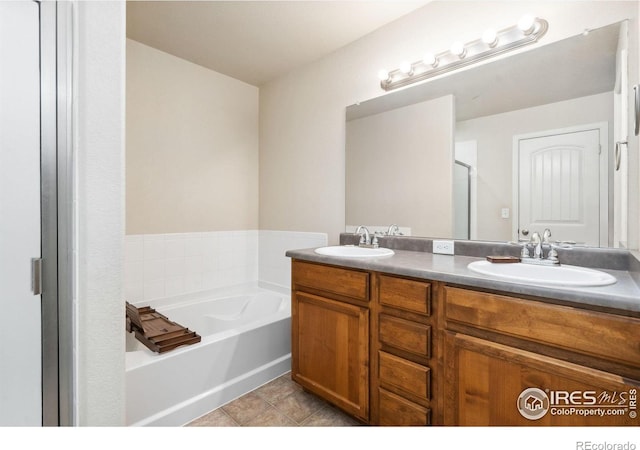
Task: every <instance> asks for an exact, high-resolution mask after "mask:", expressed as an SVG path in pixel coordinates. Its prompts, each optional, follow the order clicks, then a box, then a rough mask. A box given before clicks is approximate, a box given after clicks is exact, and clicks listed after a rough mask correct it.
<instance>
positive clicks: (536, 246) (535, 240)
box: [529, 231, 542, 259]
mask: <svg viewBox="0 0 640 450" xmlns="http://www.w3.org/2000/svg"><path fill="white" fill-rule="evenodd" d="M529 242H530V243H531V244H532V245H533V257H534V258H537V259H541V258H542V238H541V237H540V233H538V232H537V231H534V232H533V234H532V235H531V240H530V241H529Z"/></svg>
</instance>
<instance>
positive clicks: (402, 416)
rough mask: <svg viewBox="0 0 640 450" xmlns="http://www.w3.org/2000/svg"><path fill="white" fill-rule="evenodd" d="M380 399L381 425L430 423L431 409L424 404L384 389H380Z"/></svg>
mask: <svg viewBox="0 0 640 450" xmlns="http://www.w3.org/2000/svg"><path fill="white" fill-rule="evenodd" d="M378 396H379V399H380V411H379V419H378V421H379V422H380V425H390V426H401V425H418V426H419V425H429V424H430V423H431V411H430V410H429V409H428V408H425V407H424V406H420V405H417V404H415V403H413V402H410V401H409V400H406V399H404V398H402V397H400V396H399V395H396V394H393V393H392V392H389V391H386V390H384V389H381V388H380V389H378Z"/></svg>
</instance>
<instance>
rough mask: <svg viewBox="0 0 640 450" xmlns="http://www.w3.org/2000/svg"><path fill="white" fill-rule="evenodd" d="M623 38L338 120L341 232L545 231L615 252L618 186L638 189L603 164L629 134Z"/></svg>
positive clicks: (497, 66)
mask: <svg viewBox="0 0 640 450" xmlns="http://www.w3.org/2000/svg"><path fill="white" fill-rule="evenodd" d="M626 25H627V24H626V22H622V23H618V24H613V25H610V26H607V27H603V28H600V29H596V30H591V31H590V32H588V33H583V34H581V35H578V36H574V37H572V38H569V39H565V40H562V41H558V42H556V43H552V44H549V45H546V46H542V47H539V48H537V49H535V50H532V51H528V52H523V53H519V54H516V55H514V56H510V57H508V58H504V59H500V60H498V61H495V62H492V63H488V64H483V65H481V66H478V67H475V68H472V69H468V70H464V71H459V72H455V73H452V74H450V75H448V76H446V77H442V78H439V79H435V80H432V81H429V82H426V83H422V84H418V85H415V86H413V87H411V88H408V89H404V90H402V91H397V92H394V93H391V94H387V95H384V96H382V97H378V98H375V99H372V100H369V101H366V102H361V103H359V104H358V105H353V106H350V107H348V108H347V123H346V202H345V203H346V229H347V231H349V230H351V229H353V228H354V227H356V226H358V225H367V226H368V227H370V229H371V228H373V229H381V230H386V227H388V225H389V224H391V223H397V224H398V225H400V227H401V228H403V229H404V230H406V233H405V234H411V235H413V236H426V237H439V238H456V239H467V238H468V239H473V240H476V239H477V240H489V241H503V242H504V241H513V240H517V239H527V237H526V236H525V234H524V233H523V231H524V230H527V231H531V232H533V231H539V232H540V233H542V231H543V230H544V229H545V228H550V229H551V230H552V240H554V241H555V240H559V241H576V242H578V243H580V244H582V245H588V246H603V247H607V246H618V244H619V242H621V241H625V240H626V236H625V235H624V233H625V230H626V220H627V218H626V209H627V198H626V197H625V195H624V194H625V191H624V189H623V188H621V187H620V185H621V183H628V179H625V177H627V176H628V177H633V179H635V178H637V177H638V173H637V167H624V170H623V171H622V172H621V171H616V170H615V164H613V149H614V148H615V142H616V141H617V140H620V137H621V136H625V135H626V134H625V133H626V132H627V131H626V130H625V126H626V123H627V121H628V120H627V116H626V109H625V105H624V101H623V100H622V99H625V98H626V97H627V92H626V89H627V88H628V84H629V82H628V80H626V78H625V76H626V75H625V74H626V65H627V60H626V59H625V58H626V57H627V52H626V50H625V49H626V47H627V42H626V35H627V27H626ZM631 56H632V55H629V56H628V57H631ZM621 110H623V112H621ZM621 119H622V120H621ZM378 227H379V228H378ZM529 236H530V234H529Z"/></svg>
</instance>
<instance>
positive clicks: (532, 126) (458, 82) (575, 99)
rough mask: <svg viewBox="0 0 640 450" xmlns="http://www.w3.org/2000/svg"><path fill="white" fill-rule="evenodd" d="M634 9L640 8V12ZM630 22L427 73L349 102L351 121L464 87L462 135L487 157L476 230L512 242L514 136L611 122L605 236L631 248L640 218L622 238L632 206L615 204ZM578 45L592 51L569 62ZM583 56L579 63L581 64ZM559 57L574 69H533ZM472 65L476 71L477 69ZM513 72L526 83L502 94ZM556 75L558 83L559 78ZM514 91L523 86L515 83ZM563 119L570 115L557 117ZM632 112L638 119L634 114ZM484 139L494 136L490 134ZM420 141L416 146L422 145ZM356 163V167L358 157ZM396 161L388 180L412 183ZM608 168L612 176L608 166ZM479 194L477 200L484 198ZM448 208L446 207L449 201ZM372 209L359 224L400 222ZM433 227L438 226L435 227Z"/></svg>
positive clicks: (458, 94)
mask: <svg viewBox="0 0 640 450" xmlns="http://www.w3.org/2000/svg"><path fill="white" fill-rule="evenodd" d="M629 14H631V13H629ZM629 17H634V18H636V16H629ZM633 20H635V19H633ZM636 22H637V21H635V22H633V27H636V28H637V23H636ZM629 23H630V19H624V18H621V19H620V20H618V21H615V22H612V23H609V24H606V25H603V26H602V27H599V28H594V29H591V30H589V31H588V32H584V33H580V34H577V35H572V36H567V37H565V38H563V39H560V40H557V41H554V42H550V43H549V44H546V45H541V46H537V47H536V48H533V49H530V50H527V51H524V52H520V53H517V54H514V55H511V56H508V57H505V58H500V59H496V60H494V61H489V62H487V63H484V64H480V65H478V66H475V67H470V68H468V69H467V70H465V71H454V72H452V73H450V74H447V75H446V76H443V77H439V78H436V79H433V80H430V81H425V82H422V83H417V84H416V85H414V86H409V87H407V88H406V89H402V90H399V91H393V92H390V93H387V94H384V95H381V96H379V97H375V98H372V99H370V100H367V101H361V102H358V103H357V104H355V105H351V106H349V107H348V108H347V111H346V127H347V132H346V135H347V136H349V124H350V122H351V121H354V123H355V122H356V121H360V120H361V119H367V118H369V117H375V116H382V115H386V114H387V113H388V112H392V111H396V110H399V109H401V108H405V107H407V106H409V105H414V104H418V103H422V102H429V101H431V100H434V99H436V98H439V97H440V96H442V95H454V97H455V98H457V99H459V100H460V101H461V102H463V101H466V103H464V104H463V107H462V108H458V103H457V102H456V117H455V118H454V122H455V124H456V132H455V142H456V144H457V143H458V142H461V141H476V142H477V145H478V150H477V152H478V161H477V164H478V166H479V167H473V169H472V173H473V174H475V176H476V177H477V183H478V193H477V195H475V196H472V205H471V209H472V211H471V233H470V238H471V239H472V240H482V241H498V242H506V241H512V240H515V239H517V234H516V233H514V230H517V223H516V224H514V222H517V208H515V209H514V206H515V205H514V204H513V196H514V195H515V194H514V191H515V189H514V186H513V185H512V183H513V179H512V178H513V174H512V173H510V171H511V170H512V167H513V138H514V136H518V135H526V134H533V133H536V132H544V131H545V130H553V129H562V128H572V127H577V126H580V125H582V124H594V123H601V122H606V123H607V127H606V128H607V138H606V139H607V140H606V142H604V143H602V152H603V153H604V154H605V159H606V164H607V165H608V168H607V169H606V170H607V173H606V178H607V184H608V187H607V192H606V198H605V200H606V202H608V205H607V206H606V209H607V210H604V211H603V212H602V214H601V216H602V217H605V216H606V218H607V220H608V229H607V230H606V232H604V233H601V236H606V239H605V238H601V239H600V244H601V246H602V247H625V248H630V245H629V244H631V246H633V245H636V246H637V243H636V240H637V236H636V234H638V230H637V228H638V227H635V223H634V222H633V223H630V224H629V227H634V230H633V234H632V235H631V237H630V238H631V239H630V242H629V243H626V242H617V241H616V240H615V239H614V237H615V236H614V226H619V225H620V224H619V223H618V222H619V220H620V217H621V216H622V215H621V213H616V214H614V211H613V209H614V205H616V204H619V203H620V199H619V198H618V197H617V196H615V195H616V194H615V190H614V178H613V176H614V169H613V167H614V166H613V149H614V147H615V145H614V144H615V142H614V140H617V139H619V138H620V137H619V136H618V135H617V134H616V132H615V129H616V126H617V125H616V124H617V123H618V122H619V120H618V118H620V116H621V115H620V114H617V113H615V111H616V110H615V108H616V107H615V94H616V92H617V91H616V89H618V87H617V86H614V85H615V84H616V83H618V84H619V83H620V81H619V80H617V79H616V77H619V76H620V68H618V69H617V70H616V65H617V64H619V63H620V60H619V58H620V56H619V53H620V52H621V50H622V49H623V48H624V47H623V46H621V45H622V43H623V42H625V41H626V36H628V37H629V39H633V41H629V45H630V48H631V49H632V50H633V49H637V47H638V46H639V45H640V44H638V42H637V39H636V38H634V37H633V30H635V29H636V28H633V30H632V29H631V28H629V27H631V25H629ZM629 53H633V52H629ZM568 55H571V58H573V57H574V56H575V55H585V56H587V58H584V59H582V60H579V59H576V60H574V59H571V62H572V64H567V63H565V61H567V59H568V58H569V56H568ZM558 61H560V62H558ZM574 62H575V64H573V63H574ZM558 64H560V66H564V67H566V68H567V70H566V71H561V72H559V71H558V70H556V69H553V70H551V71H546V72H545V73H543V74H540V73H538V72H535V71H534V70H532V69H533V68H534V67H541V68H546V67H554V68H557V67H559V66H558ZM629 67H635V69H634V70H633V71H631V72H630V79H629V82H631V80H632V78H633V77H634V76H635V73H636V71H637V61H633V62H631V61H630V62H629ZM585 70H588V71H589V72H588V73H593V74H601V75H594V76H592V77H591V78H592V80H593V82H594V83H595V84H593V85H591V84H589V85H588V84H587V82H586V80H585V79H584V78H583V77H582V76H581V74H582V73H585ZM629 70H631V69H629ZM467 75H469V76H468V77H467ZM527 77H528V78H527ZM544 77H546V78H544ZM576 77H577V78H576ZM531 79H532V80H537V79H542V80H546V81H545V82H544V88H541V89H542V90H538V89H537V88H534V85H529V84H527V83H528V80H531ZM509 80H517V83H515V82H514V84H513V85H512V87H515V88H516V89H517V90H518V91H519V92H517V94H518V96H517V97H516V96H515V95H507V94H503V95H500V93H502V92H504V89H505V87H506V85H507V84H509V83H510V81H509ZM551 80H553V81H554V83H551V84H550V81H551ZM555 81H557V83H555ZM510 92H511V91H510ZM513 92H514V93H515V91H513ZM520 94H523V95H522V97H519V95H520ZM490 95H495V96H496V97H495V98H496V99H498V101H497V103H496V104H495V105H494V104H493V103H489V104H487V106H488V108H486V109H482V108H479V105H484V104H485V103H487V102H486V101H479V100H477V99H478V98H485V99H486V98H489V96H490ZM538 97H540V98H538ZM504 119H506V120H508V122H507V123H506V124H503V122H502V120H504ZM556 119H560V120H558V121H556ZM623 120H624V119H623ZM626 121H627V122H628V118H627V119H626ZM394 123H395V122H394ZM361 133H362V132H361ZM481 139H484V141H482V144H481ZM629 140H630V145H629V146H628V147H629V154H630V155H635V153H634V151H635V150H637V147H638V142H637V139H636V140H633V139H632V137H631V136H629ZM631 141H633V142H631ZM350 145H351V143H350V142H349V140H348V139H346V145H345V151H346V159H347V161H348V160H349V154H350V148H349V146H350ZM481 145H482V147H481ZM403 149H404V146H402V145H400V146H397V148H395V149H394V151H393V157H395V158H396V159H404V160H405V161H407V157H406V156H404V155H405V153H402V152H401V151H402V150H403ZM433 149H434V146H433V145H432V144H431V143H429V142H427V143H426V144H425V145H424V150H423V151H426V152H428V151H433ZM626 150H627V149H626V148H625V151H626ZM412 151H413V152H415V151H416V150H412ZM359 152H360V154H361V153H362V150H359ZM488 155H491V156H488ZM391 156H392V155H391V153H389V157H391ZM481 157H482V160H481ZM634 158H636V159H634V160H633V161H631V162H632V164H630V170H631V171H632V172H630V176H633V178H631V180H633V181H630V184H629V191H630V194H629V201H628V202H627V203H628V204H627V205H626V207H627V208H628V209H629V218H630V220H634V219H635V217H636V213H637V212H638V211H637V210H638V209H639V208H638V207H639V206H640V205H638V202H639V199H638V197H639V196H638V195H636V194H635V193H634V187H635V186H636V184H634V183H637V180H636V178H637V177H638V175H640V173H639V172H640V165H637V162H638V160H637V157H635V156H634ZM452 162H453V161H452ZM351 166H352V167H356V166H354V165H353V164H352V165H351ZM636 166H638V167H636ZM389 169H390V168H387V173H385V177H384V183H386V185H387V186H390V185H392V184H394V183H395V184H394V185H397V186H396V187H395V189H396V190H397V191H400V190H401V186H405V183H406V181H405V179H406V174H404V177H403V175H402V174H398V176H397V178H395V180H396V181H394V178H393V177H392V174H391V173H389ZM478 169H479V170H478ZM487 169H488V170H489V171H488V172H483V170H487ZM452 170H453V168H452ZM345 174H346V179H345V190H346V195H345V199H346V200H345V206H346V207H347V208H346V210H345V217H346V219H347V221H346V223H345V229H346V231H348V230H349V226H352V225H354V224H352V223H350V222H349V217H350V209H349V201H348V199H349V198H350V197H349V196H350V195H351V194H350V173H349V165H347V167H346V170H345ZM601 176H602V177H603V176H604V175H601ZM360 178H361V177H360ZM407 186H408V185H407ZM358 189H360V190H362V189H363V188H362V187H361V186H360V187H359V188H358ZM379 189H380V187H379V186H377V185H376V184H372V185H371V186H370V189H369V191H370V192H371V195H372V196H376V194H377V193H378V192H379ZM480 189H482V191H480ZM405 191H406V192H407V194H410V193H413V191H412V190H411V189H405ZM416 195H419V193H416ZM407 199H408V200H409V199H410V196H409V195H407ZM398 202H399V203H402V197H401V196H399V197H398ZM474 202H477V204H475V203H474ZM603 204H604V203H603ZM404 205H405V208H411V207H412V206H413V205H414V204H413V203H412V202H411V201H410V200H409V202H408V203H406V202H405V203H404ZM444 212H445V213H446V212H447V211H444ZM429 214H438V210H437V208H436V209H432V210H431V211H430V212H429ZM351 215H353V214H351ZM361 216H362V215H361ZM366 219H367V218H366V217H364V216H363V217H360V218H359V219H358V224H356V225H367V226H369V225H374V226H379V225H385V223H378V222H380V221H381V219H382V220H383V222H388V224H391V223H398V220H397V219H396V217H382V218H381V217H380V215H379V214H376V215H374V216H371V217H370V219H371V221H375V222H376V223H368V222H366V221H365V222H362V221H363V220H366ZM501 219H502V220H501ZM361 222H362V223H361ZM388 224H387V226H388ZM398 225H399V226H401V227H404V228H405V229H408V230H411V229H415V228H416V227H417V226H416V225H414V224H412V223H399V224H398ZM426 231H427V232H428V230H426ZM552 231H553V230H552ZM449 233H450V234H449V235H443V234H445V233H440V234H437V233H432V234H428V235H425V234H424V233H423V234H420V233H413V235H415V236H421V237H428V238H444V239H451V238H454V239H455V236H454V234H453V233H454V230H453V229H452V230H450V232H449ZM567 240H572V239H567ZM633 248H637V247H633Z"/></svg>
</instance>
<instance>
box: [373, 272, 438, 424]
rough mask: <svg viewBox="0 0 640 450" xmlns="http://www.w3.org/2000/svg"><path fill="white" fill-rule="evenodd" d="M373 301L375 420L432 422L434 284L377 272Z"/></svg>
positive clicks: (409, 422) (434, 371)
mask: <svg viewBox="0 0 640 450" xmlns="http://www.w3.org/2000/svg"><path fill="white" fill-rule="evenodd" d="M373 286H374V289H373V291H374V293H373V297H374V301H373V302H372V310H373V315H372V317H373V320H372V331H373V333H372V334H373V336H372V337H373V339H372V358H371V362H372V364H371V367H372V369H371V370H372V376H371V380H372V390H371V410H372V423H374V424H376V425H392V426H397V425H429V424H431V422H432V420H433V417H432V416H433V405H432V402H433V398H432V391H433V380H434V373H437V372H438V370H437V364H436V363H435V362H434V359H433V357H434V353H436V352H434V336H435V334H436V332H437V324H436V320H435V317H434V316H433V311H434V308H433V297H432V284H431V283H430V282H428V281H424V280H412V279H406V278H401V277H396V276H390V275H385V274H378V273H377V274H375V275H374V283H373Z"/></svg>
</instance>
